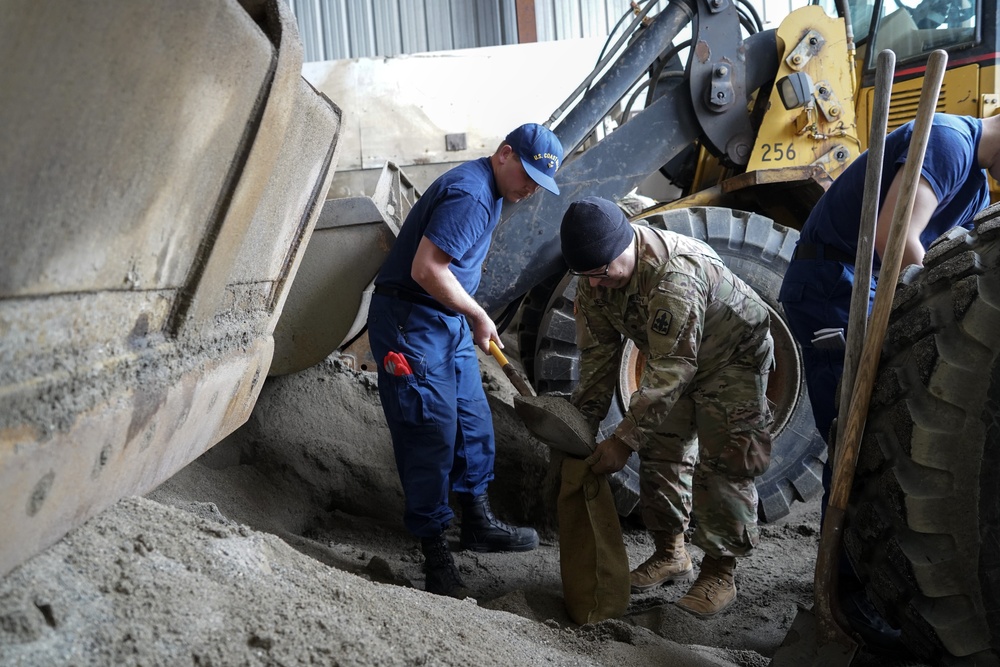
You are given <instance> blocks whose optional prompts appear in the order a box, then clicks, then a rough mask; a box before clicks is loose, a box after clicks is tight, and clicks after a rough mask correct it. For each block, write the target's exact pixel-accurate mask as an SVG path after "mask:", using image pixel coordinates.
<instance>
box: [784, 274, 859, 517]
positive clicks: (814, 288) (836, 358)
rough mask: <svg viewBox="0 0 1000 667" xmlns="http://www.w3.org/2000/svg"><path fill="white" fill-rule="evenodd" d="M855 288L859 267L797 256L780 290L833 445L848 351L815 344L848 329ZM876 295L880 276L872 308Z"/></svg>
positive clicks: (819, 420)
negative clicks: (818, 337) (821, 334)
mask: <svg viewBox="0 0 1000 667" xmlns="http://www.w3.org/2000/svg"><path fill="white" fill-rule="evenodd" d="M853 289H854V267H853V266H852V265H850V264H845V263H843V262H837V261H833V260H823V259H796V260H793V261H792V262H791V263H790V264H789V265H788V270H787V271H785V278H784V280H783V281H782V284H781V291H780V292H779V293H778V300H779V301H780V302H781V305H782V307H783V308H784V310H785V319H786V321H787V322H788V327H789V328H790V329H791V331H792V335H793V336H794V337H795V340H796V341H798V343H799V345H800V346H801V348H802V363H803V366H804V367H805V369H804V370H805V376H806V388H807V389H808V391H809V403H810V404H811V405H812V411H813V419H814V420H815V422H816V428H817V429H818V430H819V434H820V436H822V438H823V440H824V441H825V442H826V443H827V445H829V444H830V427H831V425H832V424H833V420H834V419H835V418H836V417H837V404H838V399H837V392H838V391H839V387H840V378H841V376H842V375H843V374H844V350H827V349H819V348H817V347H815V346H814V345H813V344H812V339H813V338H814V337H815V332H817V331H819V330H820V329H843V330H844V336H845V338H846V336H847V320H848V317H849V315H850V310H851V292H852V290H853ZM874 298H875V280H874V279H872V283H871V286H870V289H869V292H868V312H869V313H870V312H871V307H872V302H873V300H874ZM830 476H831V469H830V462H829V461H828V462H827V465H826V466H824V469H823V489H824V494H823V509H824V513H825V509H826V501H827V497H828V496H829V493H830Z"/></svg>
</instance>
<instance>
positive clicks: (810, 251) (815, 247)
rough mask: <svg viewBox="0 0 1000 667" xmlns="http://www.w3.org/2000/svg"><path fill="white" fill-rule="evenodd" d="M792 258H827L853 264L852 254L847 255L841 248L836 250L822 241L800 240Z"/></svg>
mask: <svg viewBox="0 0 1000 667" xmlns="http://www.w3.org/2000/svg"><path fill="white" fill-rule="evenodd" d="M792 259H829V260H833V261H834V262H844V263H845V264H854V255H849V254H847V253H846V252H844V251H843V250H837V249H836V248H834V247H833V246H828V245H823V244H822V243H816V244H813V243H802V242H801V241H799V243H798V245H796V246H795V252H794V253H793V254H792Z"/></svg>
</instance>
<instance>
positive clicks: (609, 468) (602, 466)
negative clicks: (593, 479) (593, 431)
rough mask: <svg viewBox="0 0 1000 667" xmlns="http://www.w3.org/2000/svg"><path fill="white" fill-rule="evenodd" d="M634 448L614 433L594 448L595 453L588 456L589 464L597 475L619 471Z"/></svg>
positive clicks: (587, 461)
mask: <svg viewBox="0 0 1000 667" xmlns="http://www.w3.org/2000/svg"><path fill="white" fill-rule="evenodd" d="M631 455H632V448H631V447H629V446H628V445H626V444H625V443H624V441H622V440H620V439H619V438H617V437H615V435H614V434H612V435H611V437H610V438H607V439H606V440H601V441H600V442H599V443H597V447H595V448H594V453H593V454H591V455H590V456H588V457H587V458H586V461H585V462H586V463H587V465H589V466H590V469H591V470H593V471H594V474H595V475H601V474H605V473H611V472H618V471H619V470H621V469H622V468H624V467H625V464H626V463H627V462H628V457H629V456H631Z"/></svg>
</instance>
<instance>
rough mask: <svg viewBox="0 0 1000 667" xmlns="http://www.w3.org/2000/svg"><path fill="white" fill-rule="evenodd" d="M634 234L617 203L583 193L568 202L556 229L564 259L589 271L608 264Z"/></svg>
mask: <svg viewBox="0 0 1000 667" xmlns="http://www.w3.org/2000/svg"><path fill="white" fill-rule="evenodd" d="M634 235H635V232H634V231H633V230H632V225H631V224H629V221H628V219H627V218H626V217H625V213H623V212H622V210H621V209H620V208H618V205H617V204H615V203H614V202H611V201H608V200H607V199H602V198H600V197H584V198H583V199H580V200H578V201H575V202H573V203H572V204H570V205H569V208H568V209H567V210H566V214H565V215H564V216H563V219H562V226H561V227H560V229H559V238H560V242H561V244H562V254H563V259H565V260H566V264H568V265H569V268H570V269H571V270H573V271H592V270H594V269H599V268H601V267H602V266H604V265H605V264H610V263H611V261H612V260H614V259H616V258H617V257H618V255H620V254H622V253H623V252H624V251H625V249H626V248H627V247H628V244H629V243H631V242H632V239H633V237H634Z"/></svg>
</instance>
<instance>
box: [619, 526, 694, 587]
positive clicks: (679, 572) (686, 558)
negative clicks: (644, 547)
mask: <svg viewBox="0 0 1000 667" xmlns="http://www.w3.org/2000/svg"><path fill="white" fill-rule="evenodd" d="M652 535H653V544H655V545H656V551H654V552H653V555H652V556H650V557H649V558H648V559H646V562H644V563H643V564H642V565H640V566H639V567H637V568H635V569H634V570H632V571H631V572H630V573H629V575H628V578H629V584H630V586H631V589H632V592H633V593H643V592H645V591H648V590H652V589H654V588H656V587H657V586H662V585H664V584H670V583H673V582H675V581H690V580H691V579H693V578H694V566H693V565H692V564H691V556H690V555H689V554H688V552H687V549H685V548H684V533H678V534H677V535H671V534H669V533H664V532H659V531H658V532H654V533H653V534H652Z"/></svg>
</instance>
